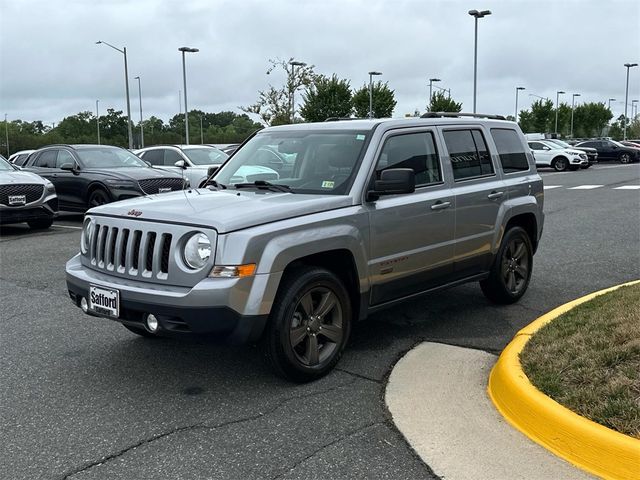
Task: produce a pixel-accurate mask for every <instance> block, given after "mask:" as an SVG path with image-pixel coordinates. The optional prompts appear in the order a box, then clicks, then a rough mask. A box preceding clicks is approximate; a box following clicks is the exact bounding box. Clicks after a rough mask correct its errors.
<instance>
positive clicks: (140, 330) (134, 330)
mask: <svg viewBox="0 0 640 480" xmlns="http://www.w3.org/2000/svg"><path fill="white" fill-rule="evenodd" d="M122 326H123V327H124V328H126V329H127V330H129V331H130V332H131V333H135V334H136V335H140V336H141V337H145V338H158V336H157V335H154V334H153V333H150V332H147V331H146V330H145V329H144V327H132V326H131V325H125V324H124V323H123V324H122Z"/></svg>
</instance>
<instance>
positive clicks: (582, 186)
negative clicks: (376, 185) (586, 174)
mask: <svg viewBox="0 0 640 480" xmlns="http://www.w3.org/2000/svg"><path fill="white" fill-rule="evenodd" d="M600 187H604V185H578V186H577V187H571V188H567V190H593V189H594V188H600Z"/></svg>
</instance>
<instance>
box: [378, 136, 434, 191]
mask: <svg viewBox="0 0 640 480" xmlns="http://www.w3.org/2000/svg"><path fill="white" fill-rule="evenodd" d="M388 168H411V169H412V170H413V171H414V172H415V174H416V185H428V184H430V183H438V182H441V181H442V171H441V170H440V160H439V158H438V152H437V150H436V146H435V143H434V141H433V134H432V133H431V132H421V133H409V134H405V135H397V136H394V137H391V138H389V139H388V140H387V141H386V142H385V144H384V146H383V147H382V153H381V154H380V158H379V160H378V165H377V166H376V175H377V176H378V177H380V172H382V171H383V170H386V169H388Z"/></svg>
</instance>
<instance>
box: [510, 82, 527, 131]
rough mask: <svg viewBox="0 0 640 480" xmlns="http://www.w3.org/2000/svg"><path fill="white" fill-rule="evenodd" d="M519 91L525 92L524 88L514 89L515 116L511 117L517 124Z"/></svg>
mask: <svg viewBox="0 0 640 480" xmlns="http://www.w3.org/2000/svg"><path fill="white" fill-rule="evenodd" d="M520 90H526V89H525V88H524V87H516V114H515V115H514V116H513V118H514V119H515V122H516V123H518V94H519V93H520Z"/></svg>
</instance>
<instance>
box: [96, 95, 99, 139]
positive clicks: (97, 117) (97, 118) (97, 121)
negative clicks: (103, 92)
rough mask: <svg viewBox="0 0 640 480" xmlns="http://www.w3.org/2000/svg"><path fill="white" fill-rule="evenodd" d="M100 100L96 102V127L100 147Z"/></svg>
mask: <svg viewBox="0 0 640 480" xmlns="http://www.w3.org/2000/svg"><path fill="white" fill-rule="evenodd" d="M99 103H100V100H96V126H97V128H98V145H100V111H99V110H98V104H99Z"/></svg>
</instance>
